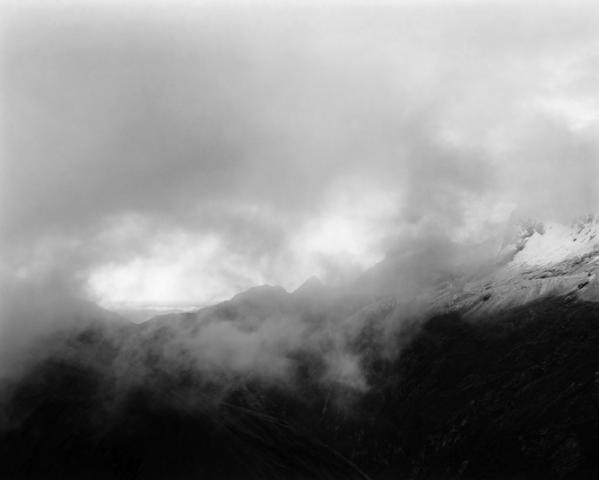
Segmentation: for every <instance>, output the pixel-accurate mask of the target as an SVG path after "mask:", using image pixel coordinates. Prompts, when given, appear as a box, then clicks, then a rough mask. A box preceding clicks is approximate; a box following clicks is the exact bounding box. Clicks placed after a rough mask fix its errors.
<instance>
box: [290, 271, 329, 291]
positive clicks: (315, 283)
mask: <svg viewBox="0 0 599 480" xmlns="http://www.w3.org/2000/svg"><path fill="white" fill-rule="evenodd" d="M323 287H324V285H323V283H322V282H321V281H320V279H319V278H318V277H317V276H315V275H312V276H311V277H310V278H308V279H307V280H306V281H305V282H304V283H302V284H301V285H300V286H299V287H298V288H296V289H295V290H294V291H293V295H311V294H313V293H317V292H320V291H321V290H322V288H323Z"/></svg>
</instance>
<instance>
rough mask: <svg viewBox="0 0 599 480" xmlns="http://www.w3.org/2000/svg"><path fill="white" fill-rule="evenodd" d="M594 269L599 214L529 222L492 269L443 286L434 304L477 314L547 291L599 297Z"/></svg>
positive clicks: (597, 259) (571, 296) (598, 248)
mask: <svg viewBox="0 0 599 480" xmlns="http://www.w3.org/2000/svg"><path fill="white" fill-rule="evenodd" d="M598 269H599V218H596V217H593V216H587V217H584V218H582V219H579V220H577V221H575V222H573V223H572V224H570V225H563V224H560V223H546V224H541V223H534V222H529V223H528V224H526V225H523V226H522V227H521V228H520V229H519V231H518V232H517V234H516V235H514V236H512V238H510V239H509V241H507V242H505V243H504V245H502V248H501V249H500V251H499V253H498V264H497V268H496V269H494V270H493V271H492V272H491V273H487V274H485V275H481V276H478V277H475V278H472V279H470V280H469V281H466V282H464V283H462V284H461V285H460V287H459V288H456V287H455V286H454V285H449V286H446V287H445V288H444V289H442V291H440V292H439V294H438V295H437V297H436V298H435V300H434V302H433V304H434V307H435V309H441V310H445V309H447V308H451V309H459V310H463V311H467V312H469V313H471V314H477V313H485V312H488V311H490V310H495V309H499V308H505V307H512V306H518V305H523V304H525V303H528V302H531V301H534V300H537V299H539V298H542V297H544V296H548V295H559V296H564V297H565V298H566V299H567V300H574V299H576V298H580V299H582V300H587V301H599V282H598V280H597V271H598Z"/></svg>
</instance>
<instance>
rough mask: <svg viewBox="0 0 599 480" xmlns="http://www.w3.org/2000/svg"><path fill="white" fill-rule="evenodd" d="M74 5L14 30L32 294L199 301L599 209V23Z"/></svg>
mask: <svg viewBox="0 0 599 480" xmlns="http://www.w3.org/2000/svg"><path fill="white" fill-rule="evenodd" d="M61 5H62V6H61V7H58V6H53V7H49V6H43V7H42V6H39V7H37V8H22V9H14V10H11V11H10V12H9V13H10V15H9V18H10V22H6V25H5V27H4V29H3V34H4V40H5V41H4V46H3V48H2V52H1V54H2V63H3V67H2V90H1V91H2V97H3V102H4V103H5V108H4V111H5V118H4V119H3V128H4V131H5V135H4V136H5V140H4V152H3V158H2V166H1V167H2V168H1V173H2V178H1V181H2V197H3V198H2V199H1V205H2V206H1V208H2V212H1V221H2V224H3V225H2V232H3V233H2V238H1V241H2V249H3V250H5V252H7V255H6V256H7V258H10V259H11V262H10V263H9V264H8V265H6V266H5V268H6V269H7V271H9V272H10V274H11V275H17V277H19V278H21V279H27V278H30V277H32V276H37V277H40V276H43V275H46V274H47V273H48V272H50V271H53V272H55V271H57V269H58V270H59V271H60V272H61V273H62V274H63V275H64V276H66V277H69V278H70V279H71V280H72V281H73V282H74V283H75V284H78V285H80V286H82V287H81V288H88V289H89V288H91V291H92V293H93V294H94V295H95V296H96V297H99V298H100V299H101V300H103V301H104V302H107V303H111V302H112V303H142V304H149V303H152V304H156V303H160V304H201V303H205V302H211V301H214V300H218V299H222V298H226V297H228V296H230V295H232V294H233V293H236V292H237V291H239V290H241V289H244V288H247V287H248V286H251V285H254V284H259V283H278V284H282V285H284V286H286V287H288V288H293V287H295V286H297V285H299V284H300V283H301V282H302V281H303V279H305V278H307V277H309V276H310V275H312V274H318V275H320V276H322V277H324V278H327V279H328V280H329V281H331V282H338V281H342V280H343V279H344V278H347V277H348V276H352V275H353V274H355V273H356V272H359V271H361V270H362V269H364V268H366V267H368V266H369V265H371V264H373V263H376V262H377V261H378V260H380V259H381V258H382V257H383V256H384V255H385V253H386V252H387V251H388V250H389V249H390V248H394V245H402V244H403V243H402V242H405V241H406V239H410V241H414V242H422V241H424V240H425V239H426V236H427V235H429V234H430V232H431V229H432V230H434V231H435V232H437V233H438V232H443V233H444V234H445V235H447V237H448V238H451V239H452V241H456V240H464V241H468V240H470V239H477V238H480V239H481V240H482V239H484V236H485V234H486V232H490V231H493V230H494V229H496V228H497V227H498V226H499V225H501V224H502V222H504V221H506V220H507V219H508V218H509V216H510V214H511V213H512V212H514V211H516V212H519V213H522V214H526V215H531V216H537V217H542V218H553V219H557V220H563V219H568V218H570V217H573V216H576V215H578V214H580V213H586V212H589V211H594V210H595V211H596V210H597V207H598V206H599V198H598V193H597V192H598V191H599V190H598V189H599V166H598V162H599V160H598V149H599V140H598V139H599V135H598V133H599V132H598V130H599V119H598V117H597V113H596V112H597V111H598V110H599V93H598V91H597V89H596V85H597V80H598V77H599V62H598V57H597V52H598V51H599V34H598V33H597V32H599V30H597V28H596V27H597V25H598V23H599V22H598V20H599V16H598V9H597V8H596V7H593V6H591V5H590V4H588V5H587V4H580V5H577V6H570V7H568V6H566V4H565V3H564V4H551V5H547V6H545V7H542V6H538V5H536V4H533V3H529V4H527V3H522V4H518V5H516V4H504V5H500V4H499V3H497V4H493V3H490V4H486V5H484V6H483V5H478V4H474V3H469V2H458V3H455V4H447V3H446V2H441V3H439V4H436V5H430V4H428V3H427V4H426V6H416V5H414V4H408V3H406V4H401V3H400V4H398V5H397V6H395V7H391V6H379V7H366V6H354V7H346V8H344V7H341V6H333V5H334V4H331V6H330V7H327V8H318V7H315V6H314V7H304V8H301V7H293V6H291V5H292V4H289V6H288V8H282V7H280V8H277V7H265V6H263V7H248V6H238V7H235V8H231V7H222V8H218V7H216V6H213V5H212V6H210V5H204V6H201V7H196V8H191V7H189V8H183V6H182V4H181V6H180V7H181V8H173V9H172V10H171V11H169V12H165V11H163V10H162V9H161V8H159V7H158V4H156V6H155V7H151V6H150V7H148V8H146V9H145V10H144V12H142V11H141V10H140V9H139V8H138V7H137V6H135V5H134V4H133V3H132V4H130V5H129V6H123V7H119V6H116V5H110V6H106V7H102V6H100V4H99V3H92V2H83V3H81V4H75V3H74V2H73V3H71V4H69V3H65V4H61ZM150 5H152V4H150ZM58 267H59V268H58Z"/></svg>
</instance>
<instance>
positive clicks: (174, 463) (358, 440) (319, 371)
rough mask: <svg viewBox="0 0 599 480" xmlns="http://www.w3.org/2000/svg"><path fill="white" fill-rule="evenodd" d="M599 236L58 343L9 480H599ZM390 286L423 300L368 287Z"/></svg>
mask: <svg viewBox="0 0 599 480" xmlns="http://www.w3.org/2000/svg"><path fill="white" fill-rule="evenodd" d="M598 231H599V227H598V221H597V220H596V219H595V218H593V217H587V218H584V219H580V220H579V221H577V222H574V223H573V224H571V225H568V226H564V225H560V224H551V223H545V224H540V223H538V222H528V223H526V224H523V225H521V226H519V227H518V228H515V229H514V230H513V231H512V232H510V233H509V235H506V236H505V237H504V238H503V239H501V240H500V241H497V242H495V243H493V244H492V245H490V246H489V245H486V246H484V249H485V251H489V248H491V247H492V248H491V250H492V251H493V255H492V258H491V259H490V260H488V259H485V261H479V258H481V257H482V256H479V252H477V251H472V252H461V251H458V252H453V251H451V252H450V251H449V250H447V249H445V250H442V253H443V255H445V254H446V253H453V254H456V255H458V256H460V257H459V259H460V262H461V261H462V258H463V257H461V255H467V254H468V253H471V254H472V258H473V262H472V263H475V264H476V268H472V269H466V270H458V271H455V270H452V269H451V268H450V267H451V266H452V265H451V263H450V262H448V263H446V264H445V266H444V267H446V268H443V269H441V270H440V271H437V272H431V273H430V274H429V273H427V274H426V275H427V276H426V288H425V287H424V285H425V283H424V280H423V279H424V278H425V277H424V276H423V275H424V274H423V272H422V271H420V272H416V273H415V275H416V278H414V279H413V280H414V281H413V282H412V284H409V283H407V282H408V280H410V278H409V275H408V276H406V275H405V274H404V271H405V270H403V269H407V271H408V272H410V273H411V272H412V271H414V270H413V269H414V268H417V267H418V262H420V261H422V259H423V258H424V259H426V258H427V255H425V256H411V257H409V258H408V261H407V263H405V264H404V265H403V266H402V264H401V262H399V261H398V260H397V258H399V257H401V255H400V256H399V257H395V258H388V259H387V260H386V261H384V262H383V263H381V264H379V265H378V266H376V267H375V268H373V270H372V271H370V272H368V273H367V274H366V275H365V276H363V277H362V278H360V279H359V281H358V283H357V284H354V285H352V286H350V288H348V289H346V290H344V289H334V288H331V287H327V286H325V285H323V284H322V283H321V282H320V281H318V280H317V279H310V280H308V281H307V282H306V283H305V284H304V285H302V286H301V287H300V288H298V289H297V290H296V291H294V292H291V293H289V292H287V291H285V290H284V289H282V288H280V287H273V286H261V287H256V288H254V289H250V290H248V291H246V292H244V293H242V294H239V295H237V296H235V297H233V298H232V299H231V300H229V301H227V302H223V303H220V304H218V305H214V306H212V307H207V308H203V309H200V310H198V311H195V312H186V313H182V314H168V315H162V316H158V317H155V318H154V319H152V320H150V321H148V322H145V323H143V324H139V325H135V324H130V325H123V324H122V323H121V322H117V324H118V325H117V324H115V326H114V328H113V327H111V326H110V324H106V322H100V323H101V327H96V326H95V325H96V324H95V323H94V322H93V321H91V320H89V323H88V325H86V326H85V328H83V329H78V330H77V331H74V330H73V331H72V333H70V334H68V332H67V333H64V334H61V335H60V336H56V335H54V336H51V337H47V338H45V339H44V340H43V341H42V342H40V344H39V345H38V348H40V349H43V350H44V351H46V352H47V354H46V355H45V356H44V357H41V358H42V359H41V360H40V361H39V362H37V363H36V364H35V365H33V366H31V368H29V370H28V371H27V373H26V374H25V375H24V376H22V377H21V378H19V379H18V380H15V381H13V383H11V384H10V385H9V386H7V388H5V389H4V391H5V392H7V394H6V395H5V397H4V398H3V400H2V405H3V407H4V408H3V409H2V411H3V412H4V415H3V417H2V418H3V419H4V420H3V421H2V423H1V424H0V459H1V460H2V462H1V465H2V467H1V468H2V469H3V473H4V475H3V478H82V477H84V478H117V477H118V478H137V479H146V478H148V479H154V478H202V479H215V480H219V479H241V478H244V479H245V478H250V479H251V478H256V479H287V478H292V479H321V478H322V479H335V478H339V479H351V478H356V479H365V478H371V479H380V480H383V479H390V478H410V479H417V480H418V479H454V478H455V479H458V478H460V479H482V478H489V479H491V478H492V479H514V478H516V479H517V478H522V479H524V478H527V479H528V478H539V479H541V478H542V479H546V478H564V479H578V478H597V477H598V476H599V461H598V460H597V459H599V302H598V298H599V297H598V295H599V286H598V284H597V279H596V269H597V264H598V262H599V243H598V241H599V237H598V236H597V232H598ZM431 245H433V246H437V245H438V244H436V243H432V244H431ZM481 248H482V247H481ZM455 258H458V257H457V256H456V257H455ZM422 268H424V267H422ZM392 273H393V274H394V275H396V277H395V278H396V282H397V284H396V285H395V286H394V287H397V286H400V287H401V288H402V290H400V291H403V292H409V293H414V292H415V295H414V297H413V298H405V297H401V296H399V295H397V294H393V293H390V292H393V291H395V292H397V291H398V290H394V289H392V288H390V289H388V290H385V291H378V292H377V291H373V290H369V289H368V288H366V286H368V287H370V286H372V285H375V284H376V283H377V282H383V281H386V282H388V281H393V278H394V277H393V276H392V275H391V274H392ZM359 282H363V287H364V288H363V290H364V291H359V289H358V288H357V287H358V286H359ZM98 325H100V324H98Z"/></svg>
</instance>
